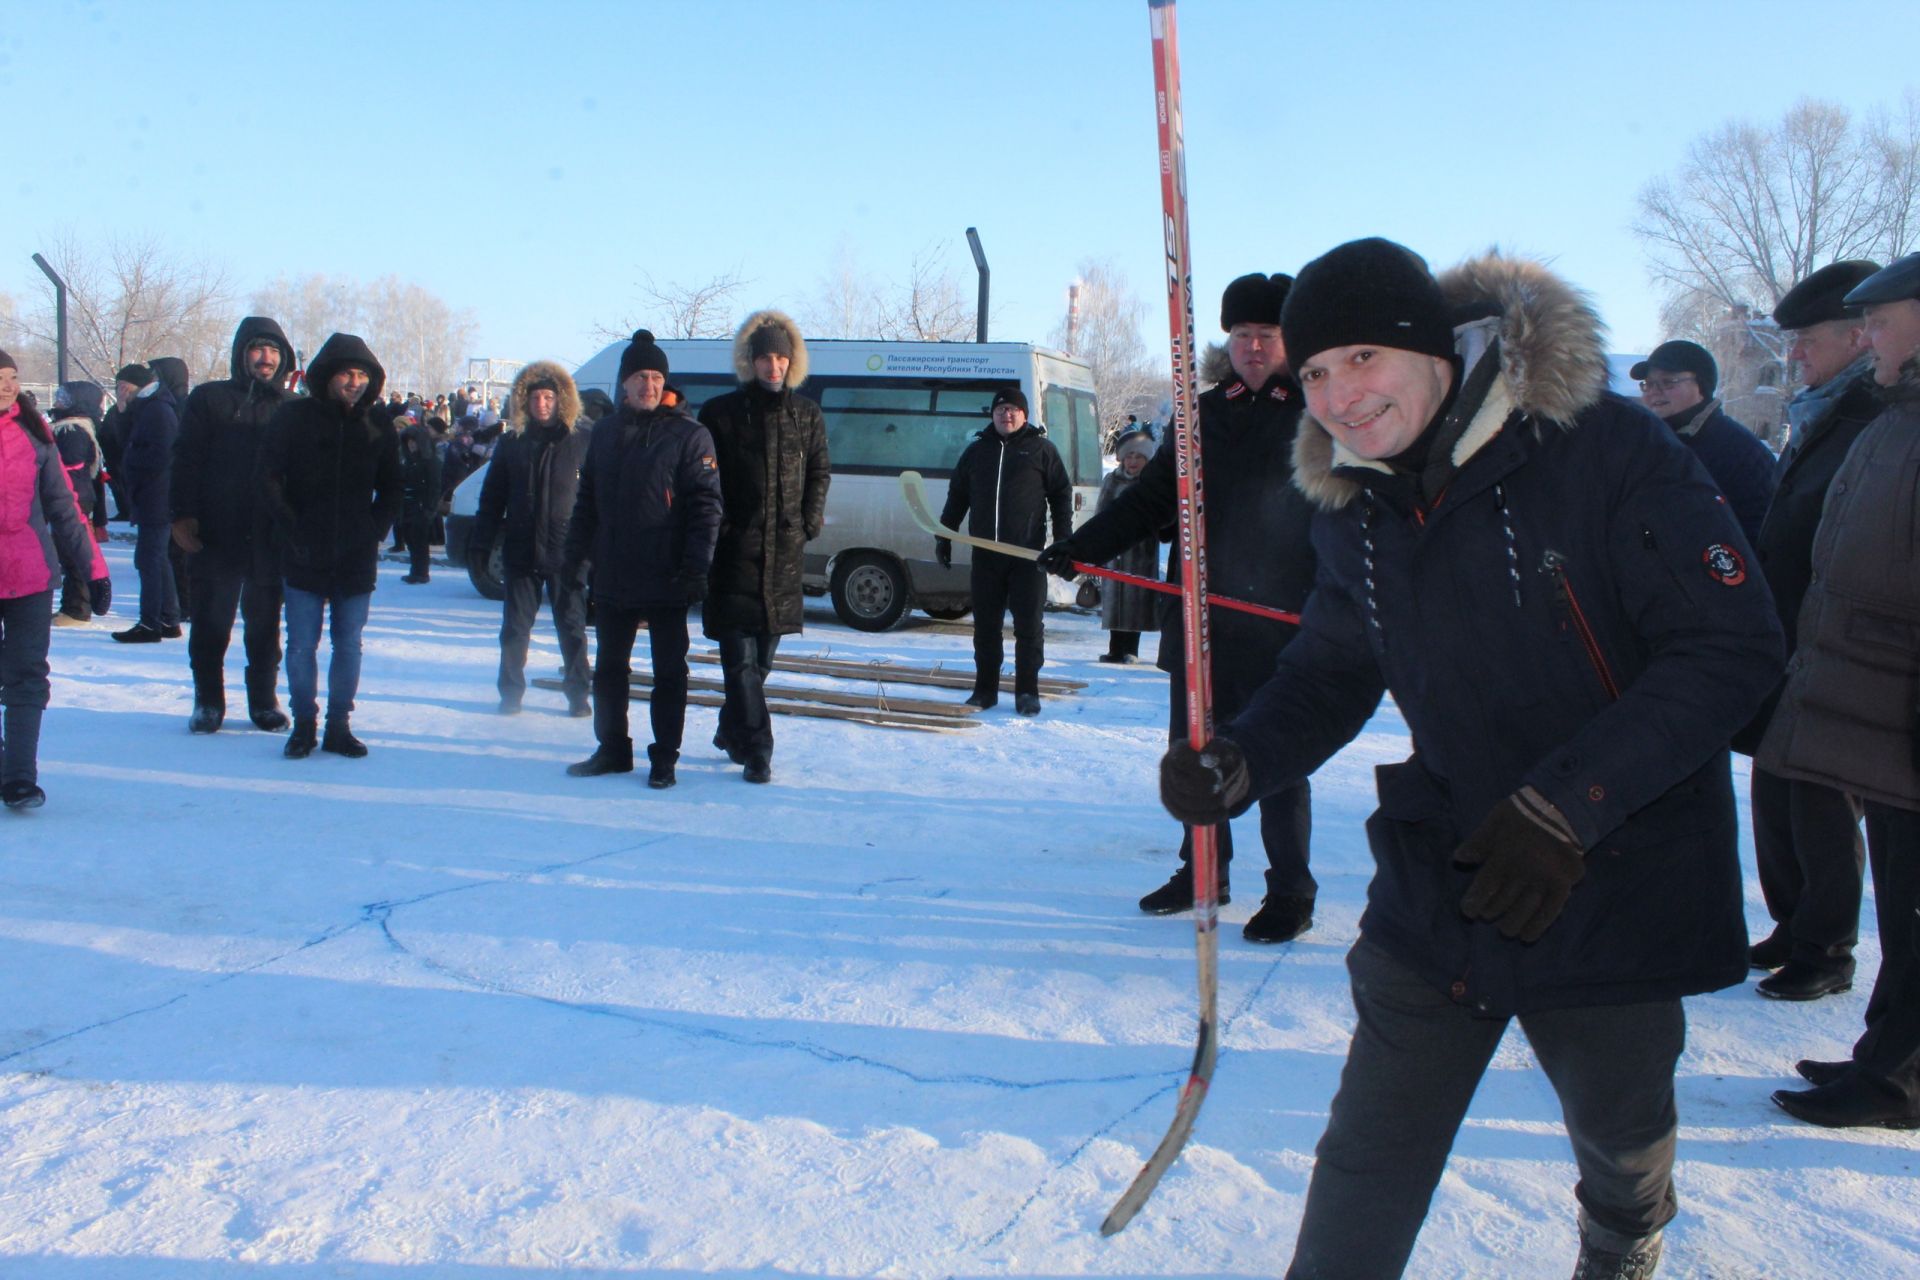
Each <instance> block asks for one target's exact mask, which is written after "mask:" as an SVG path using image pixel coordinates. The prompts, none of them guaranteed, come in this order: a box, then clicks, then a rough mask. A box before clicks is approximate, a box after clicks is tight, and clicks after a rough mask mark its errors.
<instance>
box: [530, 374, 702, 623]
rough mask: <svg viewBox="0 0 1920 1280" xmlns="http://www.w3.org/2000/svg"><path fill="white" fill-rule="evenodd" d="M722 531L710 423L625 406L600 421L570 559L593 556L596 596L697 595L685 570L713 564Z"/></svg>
mask: <svg viewBox="0 0 1920 1280" xmlns="http://www.w3.org/2000/svg"><path fill="white" fill-rule="evenodd" d="M719 533H720V472H719V468H718V467H717V466H716V464H715V462H714V454H713V437H712V436H711V435H710V434H708V432H707V429H706V428H705V427H703V426H701V425H700V424H699V423H698V422H695V421H694V420H693V419H692V418H690V417H688V416H687V415H686V414H685V413H683V412H681V411H680V410H678V409H656V410H652V411H650V412H646V413H637V412H635V411H634V410H633V409H630V408H626V407H622V408H621V409H620V411H619V412H618V413H613V414H609V415H608V416H607V417H605V418H602V419H601V420H600V421H599V422H597V423H595V424H594V428H593V439H592V440H591V441H589V442H588V444H587V457H586V462H585V463H584V464H583V465H582V466H581V468H580V490H579V493H578V494H577V495H576V496H575V498H574V501H573V519H572V521H571V522H570V523H569V524H568V526H567V552H566V560H567V563H568V564H569V565H578V564H581V563H582V562H585V561H592V563H593V598H594V600H595V601H596V602H597V603H600V604H605V605H610V606H612V607H613V608H616V609H659V608H672V607H675V606H682V607H684V606H685V605H687V604H689V603H693V602H692V601H690V600H689V599H688V594H687V582H688V579H689V578H690V577H692V576H695V575H700V576H704V575H705V574H706V573H708V572H709V570H710V568H711V566H712V564H713V543H714V539H715V538H716V537H718V536H719Z"/></svg>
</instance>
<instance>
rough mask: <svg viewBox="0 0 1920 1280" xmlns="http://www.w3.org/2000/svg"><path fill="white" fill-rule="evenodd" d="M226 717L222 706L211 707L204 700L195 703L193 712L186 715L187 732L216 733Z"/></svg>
mask: <svg viewBox="0 0 1920 1280" xmlns="http://www.w3.org/2000/svg"><path fill="white" fill-rule="evenodd" d="M226 718H227V713H226V710H225V709H224V708H221V707H211V706H208V705H207V704H206V703H204V702H200V703H195V704H194V708H193V714H192V715H191V716H188V717H187V732H188V733H218V732H220V726H221V724H222V723H224V722H225V721H226Z"/></svg>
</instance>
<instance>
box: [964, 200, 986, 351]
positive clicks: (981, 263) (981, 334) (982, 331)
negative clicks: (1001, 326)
mask: <svg viewBox="0 0 1920 1280" xmlns="http://www.w3.org/2000/svg"><path fill="white" fill-rule="evenodd" d="M967 247H968V248H970V249H972V250H973V265H974V266H976V267H978V268H979V269H980V301H979V303H978V304H977V309H976V313H975V314H976V317H977V318H976V319H975V321H974V339H973V340H974V341H975V342H985V341H986V340H987V279H988V276H989V273H988V271H987V255H986V252H985V251H984V250H983V249H981V248H980V233H979V232H978V231H976V230H974V229H973V228H972V227H968V228H967Z"/></svg>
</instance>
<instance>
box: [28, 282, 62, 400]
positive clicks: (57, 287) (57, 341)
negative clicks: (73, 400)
mask: <svg viewBox="0 0 1920 1280" xmlns="http://www.w3.org/2000/svg"><path fill="white" fill-rule="evenodd" d="M33 265H34V266H36V267H38V268H40V270H41V271H42V272H44V273H45V274H46V277H47V279H49V280H51V281H53V335H54V359H55V362H56V364H57V365H58V367H59V370H60V381H61V382H65V381H66V380H67V282H66V281H65V280H62V279H61V278H60V273H59V272H57V271H55V270H54V269H53V267H52V266H51V265H49V264H48V262H47V260H46V259H45V258H43V257H41V256H40V255H39V254H37V253H36V254H34V255H33Z"/></svg>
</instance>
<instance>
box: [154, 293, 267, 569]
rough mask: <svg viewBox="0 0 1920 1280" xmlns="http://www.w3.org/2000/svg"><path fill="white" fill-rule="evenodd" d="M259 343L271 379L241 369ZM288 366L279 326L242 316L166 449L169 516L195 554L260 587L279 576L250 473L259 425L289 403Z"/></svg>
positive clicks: (256, 460) (261, 435) (260, 437)
mask: <svg viewBox="0 0 1920 1280" xmlns="http://www.w3.org/2000/svg"><path fill="white" fill-rule="evenodd" d="M262 339H265V340H266V341H269V342H271V343H273V344H274V346H275V347H277V348H279V351H280V367H279V368H278V369H276V370H275V371H274V376H273V380H272V381H271V382H262V381H260V380H259V379H258V378H256V377H254V376H253V375H252V374H251V373H249V372H248V371H247V348H249V347H251V346H253V345H254V344H255V343H256V342H259V341H261V340H262ZM294 369H295V357H294V351H293V344H292V343H291V342H289V341H288V340H287V335H286V334H285V332H283V331H282V330H281V328H280V326H279V324H278V323H276V322H275V321H273V320H270V319H268V318H267V317H265V316H248V317H247V318H246V319H244V320H242V321H241V322H240V324H239V327H238V328H236V329H235V330H234V333H233V350H232V354H231V356H230V359H229V362H228V370H229V374H228V377H227V378H226V379H225V380H223V381H220V382H205V383H202V384H201V385H199V386H197V387H195V388H194V389H193V393H192V394H191V395H189V396H188V397H187V407H186V411H185V412H184V413H182V414H181V415H180V438H179V440H178V441H177V442H176V443H175V445H174V449H173V489H172V492H173V518H174V519H175V520H194V521H197V522H198V524H199V536H200V541H201V542H202V543H204V544H205V547H206V549H205V551H204V552H203V553H202V554H204V555H206V556H208V557H211V558H213V559H215V560H219V561H222V562H225V563H227V564H229V565H230V566H232V567H233V568H241V569H246V570H248V571H249V572H251V573H252V574H253V575H254V576H255V577H256V578H257V579H259V580H260V581H263V582H271V581H273V580H274V579H276V578H277V577H278V576H279V574H278V566H277V565H275V564H274V562H273V557H272V556H271V555H270V554H269V549H270V547H271V543H272V539H271V538H270V537H269V536H268V531H267V528H266V518H265V513H264V512H263V511H262V509H261V507H260V500H259V495H260V479H259V476H258V475H257V474H256V473H257V471H258V469H259V464H260V446H261V443H262V442H263V441H264V440H265V439H266V434H267V423H268V422H269V421H271V420H272V418H273V415H274V413H275V411H277V410H278V409H279V408H280V406H281V405H282V404H285V403H286V402H287V400H288V399H289V398H290V395H291V393H290V392H289V391H288V390H287V386H288V384H289V383H290V382H291V381H292V378H293V373H294Z"/></svg>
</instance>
